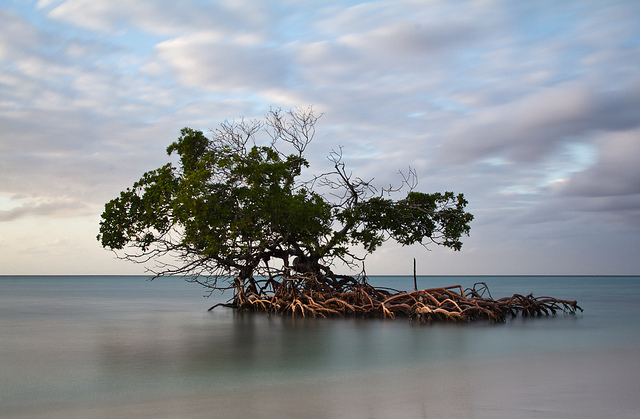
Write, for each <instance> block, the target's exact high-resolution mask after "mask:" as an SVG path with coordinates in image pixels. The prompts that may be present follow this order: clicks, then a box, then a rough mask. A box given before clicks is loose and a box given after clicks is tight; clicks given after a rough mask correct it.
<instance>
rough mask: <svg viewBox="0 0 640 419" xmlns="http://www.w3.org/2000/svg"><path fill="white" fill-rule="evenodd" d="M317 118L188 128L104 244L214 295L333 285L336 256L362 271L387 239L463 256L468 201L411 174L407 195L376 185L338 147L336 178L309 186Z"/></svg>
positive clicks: (130, 196)
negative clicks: (273, 284) (274, 285)
mask: <svg viewBox="0 0 640 419" xmlns="http://www.w3.org/2000/svg"><path fill="white" fill-rule="evenodd" d="M318 118H319V117H318V116H316V115H315V114H314V112H313V110H312V109H311V108H307V109H296V110H291V111H288V112H283V111H279V110H276V111H271V112H269V113H268V114H267V115H266V117H265V119H264V120H260V121H249V122H247V121H244V120H241V121H240V122H225V123H223V124H221V125H220V127H219V128H217V129H216V130H213V131H212V137H211V138H207V137H206V136H205V135H204V133H203V132H201V131H197V130H193V129H190V128H184V129H182V131H181V135H180V137H179V138H178V140H177V141H176V142H174V143H172V144H171V145H169V147H168V148H167V153H168V154H169V155H176V156H177V157H178V161H176V162H173V163H167V164H165V165H164V166H162V167H160V168H158V169H156V170H152V171H149V172H147V173H145V174H144V175H143V176H142V178H141V179H140V180H139V181H137V182H136V183H134V184H133V186H132V187H130V188H128V189H126V190H125V191H123V192H121V193H120V196H119V197H117V198H115V199H113V200H111V201H109V202H108V203H107V204H106V205H105V210H104V213H103V214H102V220H101V223H100V234H99V235H98V240H99V241H100V242H101V244H102V245H103V246H104V247H106V248H110V249H114V250H118V251H122V252H121V253H120V256H121V257H123V258H125V259H130V260H133V261H137V262H144V263H146V262H151V261H154V262H155V265H154V267H153V268H151V269H152V270H153V272H154V273H155V274H156V275H183V276H185V277H188V278H189V279H190V280H193V281H196V282H199V283H201V284H203V285H205V286H208V287H211V288H224V287H226V286H227V285H226V284H224V283H221V282H219V281H220V279H236V280H238V281H240V282H242V283H245V282H246V281H250V280H252V279H253V278H255V277H257V276H260V277H272V278H273V277H277V276H282V275H285V276H286V275H288V274H290V273H292V272H297V273H313V274H314V275H317V276H318V277H319V278H322V279H323V280H324V279H327V280H336V279H337V278H340V276H339V275H336V274H334V273H333V271H332V269H331V267H332V266H333V264H334V262H335V261H336V259H340V260H342V261H344V262H346V263H347V264H351V265H353V264H354V263H356V262H357V261H361V260H364V257H365V256H366V254H368V253H371V252H373V251H375V250H376V248H378V247H379V246H380V245H381V244H382V243H384V242H385V241H387V240H389V239H392V240H395V241H397V242H398V243H401V244H403V245H411V244H415V243H421V244H423V245H428V244H437V245H442V246H446V247H449V248H452V249H454V250H460V248H461V246H462V241H461V237H462V235H464V234H467V235H468V233H469V228H470V227H469V223H470V222H471V220H472V219H473V216H472V215H471V214H470V213H468V212H466V211H465V206H466V205H467V201H466V200H465V198H464V196H463V194H454V193H453V192H444V193H432V194H426V193H422V192H417V191H415V190H414V189H415V186H416V182H415V173H414V172H413V171H411V170H410V171H409V173H408V174H406V175H404V176H403V177H402V180H401V182H402V183H403V185H402V187H400V188H397V189H393V188H381V189H378V188H376V187H375V186H374V185H373V184H372V181H364V180H362V179H361V178H359V177H354V176H353V175H352V174H351V173H350V172H348V171H347V169H346V168H345V165H344V162H343V160H342V154H341V150H339V151H333V152H331V154H330V155H329V160H330V161H331V163H332V165H333V169H332V170H331V171H329V172H327V173H322V174H317V175H307V176H306V177H305V178H303V177H302V172H303V169H306V168H308V166H309V163H308V161H307V160H306V159H305V157H304V153H305V150H306V149H307V146H308V145H309V144H310V142H311V141H312V140H313V137H314V135H315V126H316V122H317V121H318ZM265 133H266V134H268V137H267V138H268V140H269V141H268V143H267V145H259V144H258V138H257V137H258V134H265ZM403 189H404V190H406V194H405V195H404V197H402V199H397V200H394V199H392V197H391V196H392V195H394V194H396V195H397V194H398V193H401V191H402V190H403ZM321 191H323V193H321ZM354 245H361V246H362V248H364V249H365V253H366V254H365V255H356V254H354V252H353V250H352V249H353V246H354ZM223 282H225V281H223Z"/></svg>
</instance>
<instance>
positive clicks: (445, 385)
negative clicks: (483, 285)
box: [4, 347, 640, 419]
mask: <svg viewBox="0 0 640 419" xmlns="http://www.w3.org/2000/svg"><path fill="white" fill-rule="evenodd" d="M639 395H640V348H636V347H631V348H615V349H608V350H606V349H598V350H590V351H584V352H577V353H576V352H556V353H551V354H545V355H541V354H539V353H538V354H535V355H527V354H522V355H520V356H518V357H508V358H504V359H498V358H490V359H487V358H478V359H476V360H463V361H452V362H447V363H442V364H434V365H424V366H420V367H417V368H411V369H398V370H392V371H378V372H367V373H362V374H349V375H344V376H333V377H325V378H319V379H314V380H305V379H300V380H298V379H294V380H287V381H278V382H273V383H270V384H268V385H264V384H261V385H257V384H250V385H247V386H244V387H237V388H227V389H222V390H216V391H215V392H203V393H201V394H193V395H190V396H185V397H171V396H167V397H163V398H161V399H152V400H137V401H130V400H120V399H118V400H113V401H112V402H110V403H103V402H101V403H99V404H91V405H72V406H49V407H47V408H39V409H38V410H35V411H19V412H18V411H15V412H4V414H5V416H4V417H6V418H33V419H35V418H66V419H70V418H83V419H85V418H116V417H121V418H125V417H126V418H309V419H321V418H438V419H443V418H456V419H460V418H463V419H464V418H474V419H480V418H504V419H507V418H508V419H513V418H519V419H533V418H549V419H563V418H581V419H589V418H593V419H596V418H597V419H601V418H618V419H631V418H634V419H637V418H640V396H639Z"/></svg>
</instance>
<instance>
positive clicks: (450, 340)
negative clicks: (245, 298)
mask: <svg viewBox="0 0 640 419" xmlns="http://www.w3.org/2000/svg"><path fill="white" fill-rule="evenodd" d="M479 281H482V282H485V283H486V284H487V285H488V286H489V289H490V291H491V293H492V295H493V297H494V298H499V297H504V296H510V295H512V294H514V293H520V294H529V293H533V294H534V295H535V296H543V295H548V296H553V297H557V298H563V299H577V300H578V303H579V304H580V305H581V306H582V307H583V308H584V310H585V311H584V313H580V314H577V315H562V314H561V315H557V316H553V317H546V318H527V319H521V318H517V319H514V320H509V321H507V322H506V323H504V324H489V323H473V324H432V325H428V326H425V325H419V324H416V323H412V322H409V321H408V320H404V319H398V320H356V319H309V318H307V319H290V318H281V317H277V316H271V317H269V316H266V315H251V314H244V315H242V314H237V313H235V312H233V311H232V310H230V309H226V308H216V309H215V310H213V311H212V312H207V311H206V309H207V308H208V307H210V306H212V305H213V304H215V303H216V302H221V301H225V300H227V299H228V298H229V297H230V294H227V295H219V294H214V296H212V297H211V298H203V294H205V290H203V289H202V288H199V286H197V285H195V284H188V283H186V282H184V281H182V280H180V279H177V278H173V279H169V278H166V279H157V280H155V281H152V282H149V281H147V280H146V278H145V277H140V276H130V277H123V276H33V277H32V276H0V417H7V418H45V417H47V418H57V417H60V418H63V417H64V418H73V417H77V418H81V417H82V418H87V417H104V418H108V417H149V418H151V417H154V418H158V417H186V418H191V417H193V418H200V417H202V418H215V417H237V418H244V417H247V418H248V417H252V418H256V417H258V418H261V417H266V418H270V417H273V418H276V417H278V418H279V417H292V418H391V417H403V418H407V417H420V418H436V417H437V418H447V417H451V418H514V417H518V418H602V417H616V418H640V397H638V395H639V394H640V277H604V276H586V277H565V276H559V277H549V276H544V277H535V276H526V277H525V276H514V277H510V276H509V277H507V276H500V277H489V276H483V277H466V276H447V277H432V276H430V277H419V278H418V286H419V287H420V288H431V287H437V286H447V285H457V284H460V285H462V286H463V287H465V288H466V287H468V286H471V285H473V283H475V282H479ZM371 282H372V283H373V284H374V285H381V286H388V287H392V288H396V289H405V290H406V289H412V288H413V278H412V277H401V276H398V277H389V276H386V277H382V276H381V277H373V278H372V280H371Z"/></svg>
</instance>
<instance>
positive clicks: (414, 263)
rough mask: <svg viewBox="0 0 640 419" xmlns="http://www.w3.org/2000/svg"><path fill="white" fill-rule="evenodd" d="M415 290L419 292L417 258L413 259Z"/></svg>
mask: <svg viewBox="0 0 640 419" xmlns="http://www.w3.org/2000/svg"><path fill="white" fill-rule="evenodd" d="M413 290H414V291H418V281H417V280H416V258H413Z"/></svg>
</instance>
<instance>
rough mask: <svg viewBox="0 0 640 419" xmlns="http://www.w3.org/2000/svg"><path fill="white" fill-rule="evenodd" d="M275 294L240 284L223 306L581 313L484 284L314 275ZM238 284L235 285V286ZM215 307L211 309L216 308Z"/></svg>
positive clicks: (398, 312) (492, 316) (420, 313)
mask: <svg viewBox="0 0 640 419" xmlns="http://www.w3.org/2000/svg"><path fill="white" fill-rule="evenodd" d="M274 282H276V284H274V286H273V291H272V292H270V293H269V292H266V291H264V290H261V291H257V292H256V290H255V288H253V289H251V290H249V289H247V288H243V287H242V286H239V287H237V288H236V293H235V295H234V297H233V299H232V301H231V302H230V303H228V304H223V305H225V306H230V307H234V308H236V309H238V310H240V311H255V312H267V313H277V314H282V315H290V316H294V317H295V316H302V317H307V316H309V317H316V316H319V317H336V316H338V317H378V318H390V319H394V318H396V317H398V316H399V317H405V318H409V319H413V320H418V321H420V322H422V323H430V322H433V321H450V322H468V321H476V320H489V321H491V322H504V321H505V320H506V318H507V317H508V316H509V315H511V316H513V317H515V316H518V315H521V316H522V317H529V316H549V315H555V314H557V313H558V312H562V313H568V314H576V313H577V312H578V311H583V310H582V308H581V307H580V306H579V305H578V304H577V302H576V301H571V300H561V299H557V298H553V297H548V296H543V297H534V296H533V295H531V294H529V295H526V296H525V295H521V294H514V295H513V296H511V297H505V298H499V299H497V300H494V299H493V298H492V297H491V293H490V292H489V288H488V287H487V285H486V284H485V283H477V284H475V285H474V286H473V288H470V289H467V290H463V288H462V287H461V286H460V285H454V286H449V287H441V288H430V289H424V290H416V291H411V292H404V291H396V290H391V291H390V290H388V289H386V288H385V289H381V288H375V287H373V286H371V285H369V284H368V283H367V281H366V278H362V279H359V280H355V279H353V278H351V279H350V280H347V281H344V284H346V285H340V286H327V284H330V283H331V281H330V280H328V279H327V278H324V277H321V276H316V277H312V278H310V277H309V275H308V274H306V275H305V276H292V277H291V278H283V280H282V281H280V282H278V281H274ZM238 283H240V281H237V282H236V284H238ZM214 307H215V306H214ZM212 308H213V307H212Z"/></svg>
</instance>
